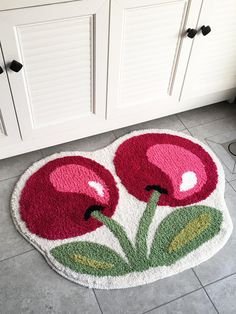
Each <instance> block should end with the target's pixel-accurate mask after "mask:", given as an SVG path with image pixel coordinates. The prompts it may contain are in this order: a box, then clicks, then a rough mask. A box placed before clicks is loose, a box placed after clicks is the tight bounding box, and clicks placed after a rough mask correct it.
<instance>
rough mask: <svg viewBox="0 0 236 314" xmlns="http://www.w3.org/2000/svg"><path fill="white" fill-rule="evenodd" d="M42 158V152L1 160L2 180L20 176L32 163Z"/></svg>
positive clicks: (0, 174) (0, 175)
mask: <svg viewBox="0 0 236 314" xmlns="http://www.w3.org/2000/svg"><path fill="white" fill-rule="evenodd" d="M41 158H42V153H41V152H40V151H35V152H32V153H28V154H23V155H19V156H15V157H11V158H7V159H2V160H0V180H4V179H8V178H12V177H15V176H18V175H19V174H21V173H22V172H24V171H25V170H26V169H27V168H28V167H29V166H31V164H32V163H34V162H35V161H37V160H39V159H41Z"/></svg>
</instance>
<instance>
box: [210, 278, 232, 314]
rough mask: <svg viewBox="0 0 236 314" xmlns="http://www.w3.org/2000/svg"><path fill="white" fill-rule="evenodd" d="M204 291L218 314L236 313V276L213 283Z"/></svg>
mask: <svg viewBox="0 0 236 314" xmlns="http://www.w3.org/2000/svg"><path fill="white" fill-rule="evenodd" d="M206 290H207V293H208V294H209V296H210V298H211V300H212V301H213V303H214V304H215V306H216V308H217V309H218V311H219V313H220V314H235V313H236V275H233V276H230V277H228V278H225V279H223V280H220V281H218V282H216V283H213V284H212V285H209V286H207V287H206Z"/></svg>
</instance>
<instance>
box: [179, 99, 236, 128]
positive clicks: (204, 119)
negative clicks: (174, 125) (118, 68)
mask: <svg viewBox="0 0 236 314" xmlns="http://www.w3.org/2000/svg"><path fill="white" fill-rule="evenodd" d="M232 115H236V106H235V104H228V103H227V102H220V103H217V104H214V105H210V106H205V107H201V108H197V109H194V110H189V111H185V112H182V113H180V114H178V116H179V117H180V119H181V120H182V121H183V123H184V125H185V126H186V127H187V128H192V127H194V126H197V125H201V124H206V123H209V122H212V121H215V120H218V119H223V118H227V117H230V116H232Z"/></svg>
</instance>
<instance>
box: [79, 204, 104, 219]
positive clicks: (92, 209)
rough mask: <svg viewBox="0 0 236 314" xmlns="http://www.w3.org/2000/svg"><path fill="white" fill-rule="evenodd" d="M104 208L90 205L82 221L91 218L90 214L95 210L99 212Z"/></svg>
mask: <svg viewBox="0 0 236 314" xmlns="http://www.w3.org/2000/svg"><path fill="white" fill-rule="evenodd" d="M104 208H105V207H104V206H102V205H91V206H89V207H88V208H87V210H86V212H85V213H84V220H88V219H89V218H90V217H91V214H92V212H95V211H97V210H99V211H101V210H103V209H104Z"/></svg>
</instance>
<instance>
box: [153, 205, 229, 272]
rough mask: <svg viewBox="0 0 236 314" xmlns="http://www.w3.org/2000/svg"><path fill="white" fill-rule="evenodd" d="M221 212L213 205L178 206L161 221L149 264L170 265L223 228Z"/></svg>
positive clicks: (154, 265)
mask: <svg viewBox="0 0 236 314" xmlns="http://www.w3.org/2000/svg"><path fill="white" fill-rule="evenodd" d="M222 220H223V217H222V213H221V212H220V211H219V210H217V209H215V208H212V207H207V206H190V207H184V208H179V209H176V210H175V211H174V212H173V213H171V214H169V215H168V216H167V217H166V218H165V219H163V221H162V222H161V223H160V225H159V227H158V229H157V231H156V233H155V236H154V239H153V242H152V246H151V251H150V255H149V261H150V265H151V266H152V267H156V266H169V265H171V264H173V263H175V262H176V261H177V260H178V259H180V258H182V257H183V256H185V255H187V254H188V253H190V252H191V251H193V250H195V249H197V248H198V247H199V246H200V245H202V244H203V243H204V242H206V241H208V240H210V239H211V238H213V237H214V236H215V235H216V234H217V233H219V231H220V227H221V223H222Z"/></svg>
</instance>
